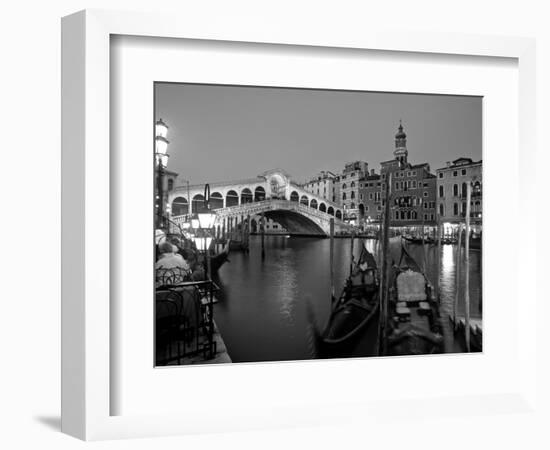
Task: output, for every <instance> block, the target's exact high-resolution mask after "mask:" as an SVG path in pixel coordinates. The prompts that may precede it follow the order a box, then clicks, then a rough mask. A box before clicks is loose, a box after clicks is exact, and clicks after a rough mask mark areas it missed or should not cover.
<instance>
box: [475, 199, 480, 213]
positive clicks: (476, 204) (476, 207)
mask: <svg viewBox="0 0 550 450" xmlns="http://www.w3.org/2000/svg"><path fill="white" fill-rule="evenodd" d="M475 210H476V212H481V202H480V201H479V200H478V201H477V202H476V203H475Z"/></svg>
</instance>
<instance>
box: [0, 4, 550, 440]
mask: <svg viewBox="0 0 550 450" xmlns="http://www.w3.org/2000/svg"><path fill="white" fill-rule="evenodd" d="M545 3H546V2H543V1H540V2H537V1H531V0H523V1H511V2H503V1H493V0H487V1H484V2H480V1H479V0H477V1H476V0H463V1H462V2H441V1H424V0H417V1H415V2H410V1H406V0H392V1H381V0H378V1H362V2H346V1H342V0H341V1H339V2H331V3H330V4H329V3H328V2H322V1H319V0H318V1H298V0H294V1H282V0H279V1H277V2H254V1H237V0H234V1H225V2H224V1H210V2H196V1H187V0H180V1H177V0H174V1H163V2H159V1H157V2H153V1H151V0H149V1H143V0H135V1H130V0H110V1H105V0H103V1H100V0H88V1H87V2H83V1H80V0H77V1H68V0H66V1H61V0H57V1H53V2H39V1H31V0H26V1H25V0H20V1H10V2H5V3H4V4H3V5H2V7H1V8H0V33H1V39H0V58H1V59H0V60H1V62H2V64H1V68H0V79H1V82H0V106H1V107H0V115H1V120H0V124H1V125H0V126H1V131H2V139H1V141H0V142H1V144H0V149H1V152H2V154H1V155H2V164H1V165H0V170H1V174H0V183H1V190H0V192H2V200H3V201H2V206H3V208H2V216H1V217H2V220H0V227H1V229H0V235H1V236H2V241H1V242H2V247H1V254H2V256H3V258H2V270H1V271H0V277H1V281H0V287H1V291H0V292H1V294H0V299H1V312H2V314H1V316H0V317H1V319H0V342H1V346H2V347H1V348H2V352H1V353H0V360H1V361H2V362H1V365H2V368H1V369H2V370H1V371H0V402H1V405H2V406H1V408H0V414H1V422H0V423H1V424H2V426H1V427H0V446H1V447H2V448H7V449H12V448H59V449H66V448H71V449H72V448H80V447H83V446H84V445H85V444H84V443H82V442H80V441H77V440H74V439H72V438H69V437H67V436H65V435H62V434H61V433H59V414H60V411H59V403H60V401H59V396H60V387H59V385H60V380H59V376H60V370H59V365H60V350H59V348H60V331H59V330H60V320H59V318H60V269H59V267H60V256H59V255H60V250H59V245H60V229H59V228H60V220H59V215H60V207H59V206H60V205H59V204H60V170H59V167H60V63H61V54H60V17H61V16H63V15H66V14H69V13H72V12H74V11H77V10H80V9H83V8H106V9H131V10H140V11H150V10H179V11H180V12H181V13H185V14H191V15H197V16H206V17H208V16H209V15H212V14H216V15H227V20H229V21H231V22H235V25H236V26H238V23H239V21H243V20H254V17H257V16H258V15H261V16H263V17H267V18H269V19H270V20H273V21H274V22H275V23H280V24H281V27H284V26H291V25H295V26H304V27H315V28H320V29H322V28H331V29H338V27H350V26H354V27H358V28H359V27H366V28H369V27H372V26H376V27H380V25H381V24H387V25H388V28H401V29H404V30H424V31H458V32H469V33H479V34H501V35H520V36H531V37H536V38H537V39H538V41H537V45H538V49H537V50H538V98H539V103H538V122H539V126H538V129H539V139H538V141H539V157H540V158H541V161H540V162H541V164H539V167H540V170H542V172H541V173H540V175H541V176H544V170H546V169H545V167H544V166H543V164H542V162H543V160H542V154H543V153H546V154H548V148H547V146H546V148H544V147H543V145H542V144H543V141H544V140H546V142H548V140H547V139H545V138H544V137H543V135H544V134H545V133H546V132H548V128H547V127H548V126H549V125H548V124H550V114H549V107H548V104H549V103H548V100H550V98H549V95H548V94H549V87H550V81H549V80H550V30H549V27H548V18H549V17H550V14H548V12H547V11H545ZM404 76H406V75H404ZM511 169H512V168H511ZM540 188H541V189H542V190H543V191H545V190H546V186H545V184H544V183H541V184H540ZM542 203H544V204H546V203H547V201H546V200H543V198H542V197H541V204H542ZM541 209H542V208H541ZM546 209H547V207H546ZM527 231H528V232H529V231H533V230H527ZM541 235H542V233H541ZM542 241H543V240H542V239H541V242H542ZM544 245H546V246H548V244H547V243H544ZM540 255H541V256H539V268H538V270H539V273H541V274H542V264H543V259H544V260H546V258H543V257H542V251H541V253H540ZM539 335H540V336H541V339H545V340H546V341H548V332H545V331H544V330H540V331H539ZM540 347H543V346H542V345H541V346H540ZM540 347H539V348H540ZM543 348H546V349H547V348H548V347H547V346H544V347H543ZM543 351H544V350H542V349H541V351H540V353H541V381H543V383H541V384H543V386H542V389H541V399H542V401H543V402H544V403H545V405H546V411H547V412H548V406H550V401H549V396H548V392H549V391H548V388H547V387H544V384H547V383H544V381H548V379H549V378H548V374H549V371H548V364H547V362H546V361H547V360H548V357H545V358H543V356H542V353H543ZM548 423H550V415H547V417H546V418H545V417H543V415H542V414H539V415H537V416H536V417H535V416H520V417H516V416H514V415H504V416H497V417H472V418H457V419H456V420H454V421H450V420H449V419H445V420H440V421H437V422H430V423H426V424H425V426H426V428H428V429H429V430H430V432H434V433H435V434H433V435H430V434H428V435H426V433H424V432H421V430H420V429H421V426H422V424H419V423H418V422H412V423H409V422H405V421H404V422H403V423H402V424H401V425H400V428H399V429H396V425H395V424H388V426H387V427H378V428H377V429H373V428H369V426H368V424H365V427H364V429H361V430H358V429H351V428H346V427H342V426H339V427H334V428H323V429H314V428H311V429H297V430H282V431H280V432H269V433H267V432H253V433H246V434H242V433H241V434H231V435H209V436H191V437H181V438H165V439H161V440H140V441H133V442H125V441H118V442H101V443H94V444H92V445H94V446H95V448H126V447H129V446H132V448H153V447H156V446H174V447H175V446H177V447H180V448H181V447H182V446H187V448H195V447H200V448H220V447H224V448H239V449H240V448H262V449H264V448H265V449H271V448H273V449H275V448H280V447H283V446H285V447H288V448H298V447H299V446H300V447H308V448H331V447H339V448H345V447H347V446H352V445H353V446H354V447H356V448H375V447H381V448H394V447H395V448H397V447H405V448H417V446H418V448H444V449H454V448H462V449H463V448H466V447H468V448H483V447H487V448H488V447H489V446H490V448H498V447H504V448H519V447H523V448H529V449H534V448H550V444H549V442H550V436H548V435H547V433H546V428H547V426H548ZM413 438H414V439H413ZM426 438H427V439H426ZM88 445H90V444H88Z"/></svg>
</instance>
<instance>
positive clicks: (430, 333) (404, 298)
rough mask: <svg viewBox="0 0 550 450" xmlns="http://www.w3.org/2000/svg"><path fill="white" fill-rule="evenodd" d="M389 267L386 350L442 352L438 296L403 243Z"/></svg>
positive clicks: (411, 352)
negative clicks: (395, 259) (396, 258)
mask: <svg viewBox="0 0 550 450" xmlns="http://www.w3.org/2000/svg"><path fill="white" fill-rule="evenodd" d="M393 271H394V273H393V282H392V284H393V289H391V292H390V304H389V309H390V319H391V322H390V324H389V333H388V335H387V341H386V342H387V344H386V354H388V355H393V356H395V355H422V354H431V353H443V352H444V344H443V342H444V340H443V329H442V326H441V317H440V314H439V302H438V299H437V298H435V296H434V293H433V287H432V285H431V284H430V282H429V280H428V279H427V277H426V275H425V274H424V273H423V272H422V270H421V269H420V266H419V265H418V264H417V263H416V261H415V260H414V258H412V256H411V255H410V254H409V253H408V252H407V250H406V249H405V247H404V246H401V258H400V260H399V263H398V264H397V265H395V266H394V268H393Z"/></svg>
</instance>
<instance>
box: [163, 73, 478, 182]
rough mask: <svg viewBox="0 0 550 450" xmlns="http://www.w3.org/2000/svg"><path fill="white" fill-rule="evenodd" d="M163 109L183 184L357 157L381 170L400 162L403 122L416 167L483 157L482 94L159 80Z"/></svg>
mask: <svg viewBox="0 0 550 450" xmlns="http://www.w3.org/2000/svg"><path fill="white" fill-rule="evenodd" d="M155 107H156V109H155V116H156V119H159V118H162V119H163V121H164V122H165V123H166V124H167V125H168V126H169V130H168V140H169V141H170V145H169V146H168V153H169V154H170V159H169V162H168V169H169V170H172V171H175V172H178V173H179V175H180V176H179V182H180V183H181V184H183V183H182V180H189V182H190V183H191V184H198V183H205V182H210V183H213V182H217V181H230V180H238V179H243V178H254V177H256V176H257V175H258V174H260V173H262V172H264V171H266V170H269V169H274V168H281V169H283V170H285V171H286V172H288V173H289V174H290V175H291V176H292V178H293V179H294V180H295V181H298V182H300V181H304V180H306V179H308V178H310V177H312V176H313V175H315V174H317V173H318V172H319V171H321V170H330V171H332V172H334V173H338V172H341V170H342V169H343V167H344V164H345V163H346V162H350V161H356V160H362V161H367V162H368V163H369V169H376V171H377V172H379V169H380V162H381V161H386V160H388V159H392V158H393V154H392V152H393V149H394V135H395V133H396V132H397V127H398V125H399V119H401V120H402V121H403V127H404V129H405V132H406V133H407V148H408V150H409V162H411V163H413V164H417V163H423V162H428V163H429V164H430V167H431V169H432V172H435V169H437V168H439V167H443V166H445V163H446V161H451V160H454V159H456V158H458V157H461V156H465V157H469V158H472V159H474V160H479V159H481V158H482V99H481V98H480V97H458V96H442V95H414V94H389V93H376V92H350V91H328V90H304V89H280V88H264V87H237V86H216V85H192V84H167V83H162V84H160V83H158V84H157V85H156V105H155Z"/></svg>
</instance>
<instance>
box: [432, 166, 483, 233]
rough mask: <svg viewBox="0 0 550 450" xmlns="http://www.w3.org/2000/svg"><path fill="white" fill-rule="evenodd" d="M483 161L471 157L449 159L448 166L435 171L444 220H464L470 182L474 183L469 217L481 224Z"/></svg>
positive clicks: (438, 205) (438, 208)
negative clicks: (450, 160) (473, 159)
mask: <svg viewBox="0 0 550 450" xmlns="http://www.w3.org/2000/svg"><path fill="white" fill-rule="evenodd" d="M482 169H483V164H482V161H481V160H480V161H472V159H471V158H458V159H455V160H454V161H452V162H447V166H446V167H442V168H440V169H437V170H436V177H437V178H436V179H437V211H438V212H439V215H440V217H441V220H442V221H443V222H445V223H450V224H453V223H458V222H463V221H464V218H465V216H466V193H467V185H468V183H472V188H473V189H472V196H471V201H470V220H471V221H472V223H473V224H475V225H481V220H482V204H483V202H482V198H483V178H482Z"/></svg>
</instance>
